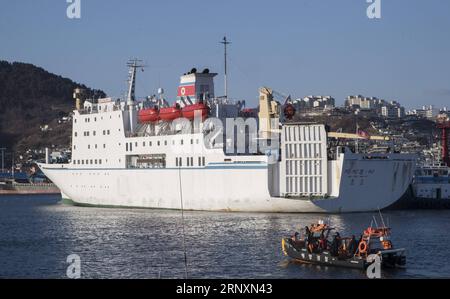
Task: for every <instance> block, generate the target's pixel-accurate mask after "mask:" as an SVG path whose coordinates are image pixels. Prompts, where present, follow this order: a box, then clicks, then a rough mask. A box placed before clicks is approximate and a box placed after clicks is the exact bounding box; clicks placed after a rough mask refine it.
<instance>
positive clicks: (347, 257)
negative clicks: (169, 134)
mask: <svg viewBox="0 0 450 299" xmlns="http://www.w3.org/2000/svg"><path fill="white" fill-rule="evenodd" d="M333 229H334V228H331V227H330V226H328V225H326V224H324V223H323V222H322V223H318V224H313V225H311V226H310V227H308V228H306V234H307V236H305V238H304V239H301V238H300V239H298V238H297V234H298V233H296V234H295V235H294V236H293V237H290V238H283V239H282V240H281V247H282V250H283V253H284V254H285V255H286V256H289V257H290V258H292V259H294V260H296V261H300V262H304V263H312V264H320V265H327V266H338V267H346V268H356V269H362V270H363V269H366V268H367V267H368V266H369V265H370V264H372V263H373V262H374V259H373V256H372V255H376V256H378V257H379V258H380V262H381V267H382V268H404V267H405V266H406V256H405V249H404V248H398V249H397V248H394V247H393V245H392V242H391V241H390V238H389V236H390V228H388V227H385V226H382V227H372V226H370V227H369V228H367V229H366V230H365V231H364V232H363V234H362V236H361V239H360V240H359V242H357V243H355V238H354V236H353V237H352V238H349V237H345V238H341V237H340V236H339V234H338V233H337V234H336V235H335V237H334V239H333V242H330V241H329V240H328V236H329V234H330V232H331V230H333ZM337 236H338V237H337Z"/></svg>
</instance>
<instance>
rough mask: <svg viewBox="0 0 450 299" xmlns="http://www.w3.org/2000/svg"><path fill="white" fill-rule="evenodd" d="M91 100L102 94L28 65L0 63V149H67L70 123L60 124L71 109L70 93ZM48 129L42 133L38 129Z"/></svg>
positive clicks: (72, 101) (20, 150)
mask: <svg viewBox="0 0 450 299" xmlns="http://www.w3.org/2000/svg"><path fill="white" fill-rule="evenodd" d="M77 87H81V88H84V89H86V91H87V92H88V94H90V95H91V96H92V97H103V96H105V93H104V92H103V91H101V90H94V89H90V88H88V87H86V86H85V85H83V84H79V83H76V82H73V81H72V80H70V79H67V78H63V77H61V76H58V75H55V74H52V73H49V72H47V71H46V70H44V69H42V68H40V67H37V66H34V65H32V64H27V63H19V62H14V63H9V62H7V61H1V60H0V147H7V148H8V151H11V150H13V151H14V152H18V153H23V152H25V151H26V150H28V149H42V148H44V147H51V146H56V147H67V146H69V144H70V130H71V124H70V122H62V123H59V121H58V120H60V119H61V118H62V117H65V116H69V114H70V112H71V110H72V109H73V106H74V100H73V98H72V94H73V90H74V89H75V88H77ZM45 125H48V128H49V130H47V131H45V132H44V131H42V130H41V126H45Z"/></svg>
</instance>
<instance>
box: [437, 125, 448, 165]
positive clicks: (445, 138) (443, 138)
mask: <svg viewBox="0 0 450 299" xmlns="http://www.w3.org/2000/svg"><path fill="white" fill-rule="evenodd" d="M437 128H438V129H440V130H441V144H442V151H441V158H442V162H444V163H445V164H446V165H447V166H448V167H450V157H449V153H448V141H449V133H450V121H449V120H448V119H447V120H445V121H440V122H438V123H437Z"/></svg>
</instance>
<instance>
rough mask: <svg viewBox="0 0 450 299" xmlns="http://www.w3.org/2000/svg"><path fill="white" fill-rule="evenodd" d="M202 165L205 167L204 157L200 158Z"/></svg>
mask: <svg viewBox="0 0 450 299" xmlns="http://www.w3.org/2000/svg"><path fill="white" fill-rule="evenodd" d="M202 165H203V166H205V165H206V164H205V157H202Z"/></svg>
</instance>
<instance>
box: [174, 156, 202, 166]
mask: <svg viewBox="0 0 450 299" xmlns="http://www.w3.org/2000/svg"><path fill="white" fill-rule="evenodd" d="M205 164H206V163H205V157H198V163H197V166H205ZM175 165H176V166H177V167H182V166H183V158H181V157H177V158H175ZM186 165H187V166H189V167H192V166H195V165H194V157H186Z"/></svg>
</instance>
